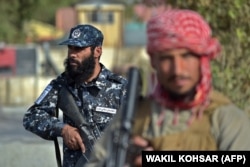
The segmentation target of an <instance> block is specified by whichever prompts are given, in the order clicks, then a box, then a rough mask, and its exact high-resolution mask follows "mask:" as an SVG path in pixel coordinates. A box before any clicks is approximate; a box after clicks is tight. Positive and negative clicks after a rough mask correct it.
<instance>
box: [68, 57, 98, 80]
mask: <svg viewBox="0 0 250 167" xmlns="http://www.w3.org/2000/svg"><path fill="white" fill-rule="evenodd" d="M71 62H74V63H76V64H77V66H76V67H73V66H71V65H70V63H71ZM64 66H65V71H66V74H67V75H68V77H70V78H71V79H73V80H74V81H75V83H76V84H81V83H83V82H84V81H86V80H88V79H89V78H90V77H91V76H92V74H93V73H94V68H95V58H94V54H93V53H92V54H91V55H90V56H89V57H88V58H86V59H85V60H83V61H82V62H78V61H76V60H74V59H71V58H67V59H66V60H65V62H64Z"/></svg>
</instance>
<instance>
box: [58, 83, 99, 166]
mask: <svg viewBox="0 0 250 167" xmlns="http://www.w3.org/2000/svg"><path fill="white" fill-rule="evenodd" d="M59 97H60V98H59V102H58V107H59V108H60V109H61V110H62V112H63V114H65V115H66V116H67V117H69V118H70V119H71V120H72V121H73V122H74V123H75V125H76V126H77V128H78V129H79V131H80V135H81V137H82V139H83V141H84V145H85V147H86V152H85V153H83V156H82V157H81V158H80V159H79V160H78V162H77V164H76V167H78V166H79V167H80V166H82V164H83V163H85V162H88V160H89V156H90V153H91V152H92V150H93V145H94V143H95V141H96V140H97V138H99V137H100V131H99V129H98V127H97V126H96V125H94V126H90V125H89V124H88V123H87V122H86V121H85V120H84V118H83V116H82V115H81V113H80V111H79V108H78V107H77V105H76V103H75V100H74V98H73V96H72V94H71V93H70V92H69V91H68V89H67V88H66V87H65V86H62V88H61V90H60V92H59ZM90 129H91V130H90ZM93 131H94V132H95V134H97V136H95V135H94V134H93Z"/></svg>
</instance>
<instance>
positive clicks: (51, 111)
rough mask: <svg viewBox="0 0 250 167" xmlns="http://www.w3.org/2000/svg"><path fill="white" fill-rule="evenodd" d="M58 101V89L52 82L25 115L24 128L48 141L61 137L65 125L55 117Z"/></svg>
mask: <svg viewBox="0 0 250 167" xmlns="http://www.w3.org/2000/svg"><path fill="white" fill-rule="evenodd" d="M57 99H58V88H57V87H56V86H55V84H53V81H52V82H51V83H50V84H49V85H47V87H46V88H45V89H44V91H43V92H42V94H41V95H40V96H39V97H38V99H37V100H36V101H35V103H34V104H33V105H32V106H31V107H30V108H29V109H28V110H27V112H26V113H25V114H24V117H23V126H24V128H25V129H26V130H28V131H30V132H32V133H34V134H36V135H38V136H40V137H42V138H44V139H47V140H52V139H54V138H55V137H57V136H61V131H62V128H63V126H64V123H63V122H62V121H60V119H58V118H57V117H55V112H56V104H57Z"/></svg>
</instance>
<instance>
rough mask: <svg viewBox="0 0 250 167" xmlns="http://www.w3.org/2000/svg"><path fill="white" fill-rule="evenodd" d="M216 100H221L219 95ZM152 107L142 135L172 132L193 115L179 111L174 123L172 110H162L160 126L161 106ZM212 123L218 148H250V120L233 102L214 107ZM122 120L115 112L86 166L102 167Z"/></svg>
mask: <svg viewBox="0 0 250 167" xmlns="http://www.w3.org/2000/svg"><path fill="white" fill-rule="evenodd" d="M215 100H220V97H219V99H215ZM150 107H151V110H152V111H154V112H151V113H150V114H151V115H150V125H149V127H147V130H146V131H147V132H146V133H143V134H142V136H143V137H145V138H154V137H158V136H163V135H168V134H169V135H171V134H175V133H180V132H182V131H185V130H186V129H188V126H187V121H188V119H189V118H190V114H191V112H190V111H189V110H186V111H181V112H179V116H178V124H177V125H173V123H172V121H173V117H174V113H173V111H171V110H168V109H163V110H164V112H165V114H164V117H163V118H162V119H163V121H162V122H161V126H156V125H157V124H158V121H159V117H162V116H160V115H161V113H162V112H161V110H162V109H161V107H159V106H157V104H156V103H154V102H152V103H151V105H150ZM145 114H146V113H145ZM135 121H136V120H135ZM210 122H211V125H210V127H211V131H210V132H211V134H212V136H213V138H214V140H215V142H216V145H217V149H218V150H250V133H249V129H250V120H249V117H248V115H247V114H246V113H245V112H244V111H242V110H240V109H239V108H237V107H236V106H235V105H233V104H226V105H222V106H220V107H218V108H216V109H214V110H213V112H212V116H211V121H210ZM119 123H120V117H119V115H116V118H115V120H114V122H113V123H112V126H110V127H109V128H107V130H106V132H105V134H104V135H103V137H102V138H101V139H100V140H99V141H98V142H97V143H96V144H95V151H94V152H93V154H92V156H91V159H90V162H89V163H88V164H87V165H86V166H87V167H99V166H100V167H101V166H102V165H103V163H104V161H105V158H108V157H109V152H108V151H107V149H108V145H109V144H113V139H112V135H111V132H112V131H114V129H116V128H117V127H119ZM183 140H185V139H183Z"/></svg>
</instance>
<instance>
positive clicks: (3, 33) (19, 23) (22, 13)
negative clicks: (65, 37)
mask: <svg viewBox="0 0 250 167" xmlns="http://www.w3.org/2000/svg"><path fill="white" fill-rule="evenodd" d="M78 1H79V0H60V1H59V0H55V1H51V0H11V1H9V0H0V21H1V26H0V42H1V41H2V42H5V43H22V42H24V41H25V34H24V27H23V26H24V23H25V21H29V20H31V19H37V20H39V21H45V22H46V23H51V24H52V25H54V24H55V13H56V10H57V9H58V8H59V7H63V6H70V5H72V4H74V3H75V2H78Z"/></svg>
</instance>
